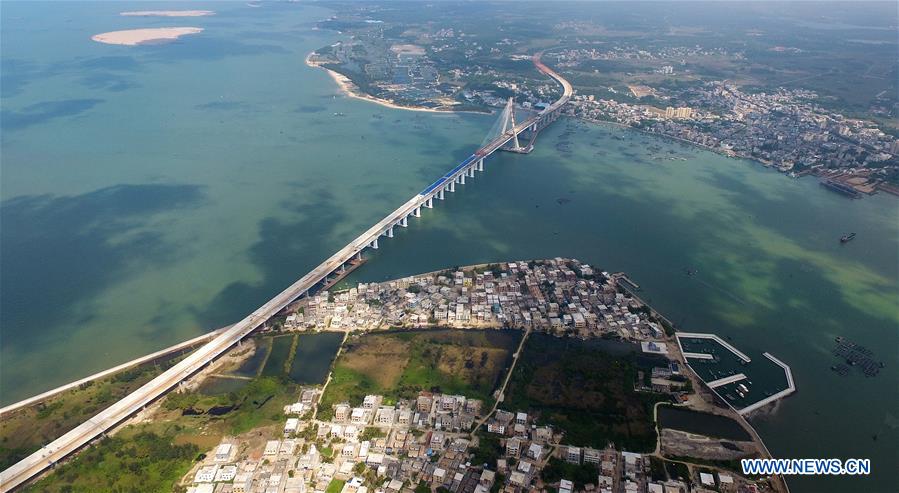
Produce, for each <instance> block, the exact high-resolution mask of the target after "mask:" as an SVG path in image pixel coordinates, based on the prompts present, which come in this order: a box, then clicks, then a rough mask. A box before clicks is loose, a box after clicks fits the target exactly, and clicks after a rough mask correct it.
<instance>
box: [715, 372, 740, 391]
mask: <svg viewBox="0 0 899 493" xmlns="http://www.w3.org/2000/svg"><path fill="white" fill-rule="evenodd" d="M740 380H746V375H744V374H742V373H737V374H736V375H731V376H729V377H724V378H719V379H718V380H714V381H711V382H708V383H706V385H708V386H709V388H712V389H715V388H718V387H721V386H723V385H727V384H729V383H734V382H739V381H740Z"/></svg>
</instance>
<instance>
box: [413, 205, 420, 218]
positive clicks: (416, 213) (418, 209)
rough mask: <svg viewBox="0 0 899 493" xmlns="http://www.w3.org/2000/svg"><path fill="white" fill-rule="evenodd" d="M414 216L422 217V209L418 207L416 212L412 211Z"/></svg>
mask: <svg viewBox="0 0 899 493" xmlns="http://www.w3.org/2000/svg"><path fill="white" fill-rule="evenodd" d="M412 215H413V216H415V217H421V207H416V208H415V210H414V211H412Z"/></svg>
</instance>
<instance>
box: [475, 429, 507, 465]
mask: <svg viewBox="0 0 899 493" xmlns="http://www.w3.org/2000/svg"><path fill="white" fill-rule="evenodd" d="M477 437H478V447H477V448H476V449H474V456H473V457H472V459H471V463H472V464H474V465H481V464H488V465H490V466H491V467H493V466H495V465H496V460H497V459H499V458H500V457H502V455H503V448H502V446H501V445H500V443H499V436H498V435H495V434H493V433H487V432H484V431H478V433H477Z"/></svg>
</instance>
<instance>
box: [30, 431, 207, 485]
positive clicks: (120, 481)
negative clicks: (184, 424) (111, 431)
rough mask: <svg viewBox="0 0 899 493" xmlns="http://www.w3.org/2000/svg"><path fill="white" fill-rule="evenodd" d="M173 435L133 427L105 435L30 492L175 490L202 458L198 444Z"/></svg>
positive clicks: (39, 482)
mask: <svg viewBox="0 0 899 493" xmlns="http://www.w3.org/2000/svg"><path fill="white" fill-rule="evenodd" d="M172 439H173V435H158V434H156V433H152V432H148V431H145V430H144V427H143V426H129V427H127V428H125V429H124V430H122V431H121V432H120V433H119V434H117V435H115V436H113V437H107V438H104V439H103V440H102V441H100V442H99V443H97V444H95V445H93V446H91V447H90V448H88V449H87V450H85V451H84V452H82V453H81V454H79V455H78V456H76V457H75V458H74V459H73V460H71V461H70V462H67V463H65V464H63V465H61V466H59V468H58V469H57V470H56V471H55V472H54V473H53V474H51V475H49V476H47V477H45V478H44V479H42V480H40V481H38V482H37V483H35V484H33V485H32V486H31V487H29V488H27V489H26V491H34V492H96V491H127V492H135V493H138V492H163V491H172V490H173V489H174V487H175V485H176V484H177V482H178V481H179V480H180V479H181V477H182V476H183V475H184V474H185V473H187V471H188V469H190V466H191V464H192V462H193V461H194V460H195V459H196V458H197V454H198V452H199V448H198V447H197V446H196V445H193V444H183V445H175V444H173V443H172Z"/></svg>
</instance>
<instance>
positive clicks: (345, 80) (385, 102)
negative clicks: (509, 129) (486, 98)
mask: <svg viewBox="0 0 899 493" xmlns="http://www.w3.org/2000/svg"><path fill="white" fill-rule="evenodd" d="M313 55H315V52H314V51H313V52H311V53H309V54H308V55H306V65H307V66H309V67H313V68H320V69H322V70H324V71H325V72H327V74H328V75H330V76H331V79H333V80H334V83H335V84H337V87H338V88H339V89H340V92H341V93H343V94H344V95H345V96H349V97H351V98H353V99H361V100H363V101H368V102H370V103H375V104H378V105H381V106H384V107H386V108H392V109H395V110H407V111H421V112H426V113H445V114H446V113H478V114H492V112H490V113H483V112H480V111H467V110H454V109H440V108H427V107H425V106H408V105H402V104H397V103H395V102H393V101H391V100H389V99H383V98H378V97H375V96H372V95H369V94H365V93H364V92H362V91H360V90H359V87H358V86H357V85H356V84H355V83H353V81H352V80H350V78H349V77H347V76H345V75H343V74H341V73H339V72H336V71H334V70H331V69H329V68H328V67H325V66H323V65H321V64H319V63H316V62H313V61H312V56H313Z"/></svg>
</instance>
